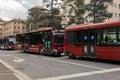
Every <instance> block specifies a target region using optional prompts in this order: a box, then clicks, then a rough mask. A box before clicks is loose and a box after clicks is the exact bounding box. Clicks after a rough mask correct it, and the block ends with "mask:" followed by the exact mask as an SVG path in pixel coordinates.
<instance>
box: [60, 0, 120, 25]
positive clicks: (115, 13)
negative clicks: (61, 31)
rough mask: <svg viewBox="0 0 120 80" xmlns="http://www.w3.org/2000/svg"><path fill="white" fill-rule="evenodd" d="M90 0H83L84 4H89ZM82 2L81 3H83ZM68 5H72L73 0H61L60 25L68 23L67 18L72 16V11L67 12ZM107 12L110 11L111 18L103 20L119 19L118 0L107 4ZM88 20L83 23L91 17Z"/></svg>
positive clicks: (119, 7)
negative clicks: (70, 12)
mask: <svg viewBox="0 0 120 80" xmlns="http://www.w3.org/2000/svg"><path fill="white" fill-rule="evenodd" d="M90 1H91V0H84V4H89V3H90ZM84 4H83V5H84ZM69 5H74V1H70V0H62V13H61V15H62V19H63V20H62V22H61V24H62V27H66V26H67V24H68V21H69V20H70V19H69V15H73V16H74V14H75V13H74V11H73V13H72V14H69V11H70V10H71V7H70V6H69ZM108 12H111V13H112V14H113V16H112V18H110V19H106V20H105V22H108V21H115V20H120V1H119V0H113V3H111V4H110V5H108ZM87 14H88V13H87V12H85V13H84V15H83V17H85V16H86V15H87ZM87 20H88V21H87V22H86V21H85V23H90V22H89V21H90V20H91V18H89V19H87Z"/></svg>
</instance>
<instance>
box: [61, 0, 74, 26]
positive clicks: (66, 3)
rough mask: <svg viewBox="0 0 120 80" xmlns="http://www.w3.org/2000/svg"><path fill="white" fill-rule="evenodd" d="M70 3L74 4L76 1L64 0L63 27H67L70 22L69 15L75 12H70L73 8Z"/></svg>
mask: <svg viewBox="0 0 120 80" xmlns="http://www.w3.org/2000/svg"><path fill="white" fill-rule="evenodd" d="M69 5H74V1H71V2H70V1H68V0H62V13H61V15H62V22H61V24H62V27H66V25H67V24H68V21H69V15H72V16H74V15H75V13H74V11H73V12H72V13H71V14H69V11H70V10H71V7H70V6H69Z"/></svg>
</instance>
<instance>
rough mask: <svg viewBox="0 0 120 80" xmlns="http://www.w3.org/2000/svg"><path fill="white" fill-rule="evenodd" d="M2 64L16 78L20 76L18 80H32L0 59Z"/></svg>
mask: <svg viewBox="0 0 120 80" xmlns="http://www.w3.org/2000/svg"><path fill="white" fill-rule="evenodd" d="M0 63H2V64H3V65H4V66H6V67H7V68H8V69H10V70H11V71H12V72H13V74H14V75H15V76H16V77H18V76H19V77H18V79H20V80H32V79H31V78H30V77H28V76H27V75H25V74H23V73H22V72H20V71H19V70H17V69H15V68H14V67H12V66H11V65H9V64H8V63H7V62H4V61H3V60H2V59H0Z"/></svg>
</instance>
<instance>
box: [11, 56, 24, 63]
mask: <svg viewBox="0 0 120 80" xmlns="http://www.w3.org/2000/svg"><path fill="white" fill-rule="evenodd" d="M23 61H25V59H23V58H20V57H15V59H14V60H13V62H23Z"/></svg>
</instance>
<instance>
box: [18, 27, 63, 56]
mask: <svg viewBox="0 0 120 80" xmlns="http://www.w3.org/2000/svg"><path fill="white" fill-rule="evenodd" d="M16 40H17V45H16V48H17V49H19V50H21V51H22V52H35V53H40V54H51V55H61V53H63V46H64V28H40V29H38V30H36V31H34V32H29V33H24V34H18V35H16Z"/></svg>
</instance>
